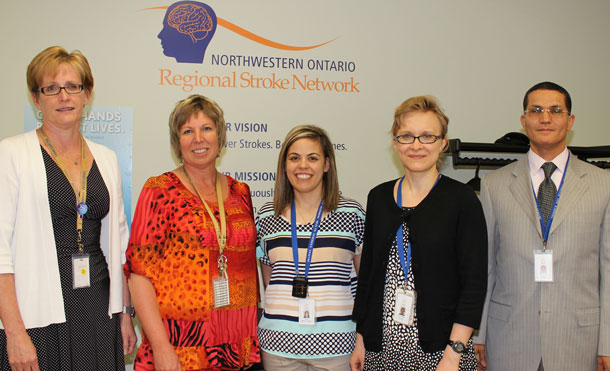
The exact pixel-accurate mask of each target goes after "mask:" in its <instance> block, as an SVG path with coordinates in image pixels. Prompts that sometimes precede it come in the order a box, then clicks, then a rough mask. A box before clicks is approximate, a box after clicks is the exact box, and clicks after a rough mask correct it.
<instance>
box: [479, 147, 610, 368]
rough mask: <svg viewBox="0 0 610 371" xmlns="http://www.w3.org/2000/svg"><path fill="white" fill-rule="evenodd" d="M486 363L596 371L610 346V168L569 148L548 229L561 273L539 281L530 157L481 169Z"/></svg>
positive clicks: (550, 246)
mask: <svg viewBox="0 0 610 371" xmlns="http://www.w3.org/2000/svg"><path fill="white" fill-rule="evenodd" d="M481 202H482V204H483V210H484V212H485V218H486V220H487V229H488V235H489V236H488V238H489V255H488V259H489V269H488V289H487V298H486V303H485V309H484V312H483V321H482V323H481V329H480V333H479V337H478V338H477V339H475V342H477V343H483V342H485V344H486V357H487V362H488V369H489V370H490V371H498V370H511V371H512V370H536V369H537V368H538V364H539V363H540V359H541V358H542V360H543V363H544V367H545V369H547V370H553V371H555V370H566V371H573V370H595V369H596V362H597V361H596V358H597V355H598V354H599V355H610V173H609V172H606V171H603V170H601V169H599V168H596V167H595V166H593V165H590V164H587V163H586V162H583V161H580V160H578V159H577V158H576V156H573V155H570V161H569V163H568V167H567V169H566V174H565V181H564V185H563V189H562V192H561V195H560V198H559V202H558V205H557V210H556V212H555V218H554V221H553V223H552V226H551V229H550V234H549V237H548V244H547V249H550V250H552V251H553V269H554V282H545V283H539V282H534V253H533V252H534V250H537V249H542V237H541V236H542V233H541V228H540V221H539V216H538V210H537V208H536V203H535V199H534V193H533V190H532V181H531V178H530V173H529V165H528V160H527V158H524V159H522V160H520V161H517V162H515V163H513V164H510V165H508V166H506V167H504V168H501V169H499V170H497V171H494V172H493V173H490V174H488V175H486V176H485V177H483V180H482V184H481Z"/></svg>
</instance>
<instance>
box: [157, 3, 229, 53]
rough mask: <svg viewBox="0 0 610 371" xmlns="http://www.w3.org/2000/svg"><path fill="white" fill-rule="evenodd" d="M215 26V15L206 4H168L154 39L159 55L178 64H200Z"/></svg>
mask: <svg viewBox="0 0 610 371" xmlns="http://www.w3.org/2000/svg"><path fill="white" fill-rule="evenodd" d="M216 25H217V20H216V13H214V10H212V8H210V7H209V6H208V5H207V4H204V3H199V2H196V1H179V2H177V3H174V4H172V5H171V6H170V7H169V8H168V9H167V12H166V13H165V18H164V19H163V29H162V30H161V32H159V35H158V37H159V39H161V45H162V46H163V54H165V55H166V56H168V57H174V58H176V61H177V62H179V63H202V62H203V57H204V56H205V51H206V49H207V47H208V45H209V44H210V41H211V40H212V37H213V36H214V32H215V31H216Z"/></svg>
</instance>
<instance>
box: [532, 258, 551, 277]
mask: <svg viewBox="0 0 610 371" xmlns="http://www.w3.org/2000/svg"><path fill="white" fill-rule="evenodd" d="M534 281H535V282H553V250H534Z"/></svg>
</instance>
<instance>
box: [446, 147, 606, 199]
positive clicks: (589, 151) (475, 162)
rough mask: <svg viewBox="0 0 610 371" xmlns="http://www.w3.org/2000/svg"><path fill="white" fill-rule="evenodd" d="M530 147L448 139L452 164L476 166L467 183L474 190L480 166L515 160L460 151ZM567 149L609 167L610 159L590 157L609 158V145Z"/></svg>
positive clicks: (522, 150) (511, 150)
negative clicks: (476, 155) (465, 154)
mask: <svg viewBox="0 0 610 371" xmlns="http://www.w3.org/2000/svg"><path fill="white" fill-rule="evenodd" d="M529 149H530V146H529V144H505V143H472V142H462V141H461V140H460V139H450V140H449V152H450V153H451V157H452V158H453V166H454V167H461V166H472V167H476V172H475V176H474V178H472V179H471V180H470V181H468V183H466V184H468V185H469V186H470V187H472V189H474V190H475V191H480V190H481V178H479V169H480V168H481V167H488V168H489V167H491V168H498V167H502V166H504V165H508V164H510V163H511V162H515V161H517V160H516V159H514V158H485V157H460V152H461V151H464V152H484V153H526V152H527V151H528V150H529ZM568 149H569V150H570V151H571V152H572V153H573V154H574V155H575V156H576V157H578V158H579V159H581V160H583V161H587V162H589V163H590V164H592V165H595V166H597V167H599V168H602V169H610V161H606V160H598V161H592V160H590V159H591V158H610V146H597V147H570V146H568Z"/></svg>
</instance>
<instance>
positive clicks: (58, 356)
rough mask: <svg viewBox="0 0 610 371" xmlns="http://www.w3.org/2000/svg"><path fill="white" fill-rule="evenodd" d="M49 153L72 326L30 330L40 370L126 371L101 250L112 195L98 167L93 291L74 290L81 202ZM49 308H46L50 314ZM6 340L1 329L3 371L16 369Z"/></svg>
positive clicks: (90, 190)
mask: <svg viewBox="0 0 610 371" xmlns="http://www.w3.org/2000/svg"><path fill="white" fill-rule="evenodd" d="M41 150H42V152H43V157H44V162H45V167H46V172H47V187H48V197H49V205H50V208H51V217H52V219H53V231H54V237H55V244H56V246H57V257H58V263H59V274H60V280H61V288H62V294H63V300H64V309H65V313H66V322H65V323H59V324H52V325H49V326H46V327H43V328H33V329H28V330H27V333H28V335H29V336H30V338H31V339H32V342H33V343H34V346H35V347H36V352H37V356H38V363H39V366H40V370H41V371H44V370H48V371H64V370H65V371H81V370H82V371H105V370H108V371H115V370H124V369H125V365H124V360H123V345H122V340H121V329H120V321H119V314H115V315H114V316H113V317H112V318H109V317H108V300H109V284H110V279H109V276H108V266H107V264H106V260H105V258H104V255H103V253H102V250H101V248H100V243H99V241H100V230H101V220H102V218H103V217H104V216H105V215H106V214H107V213H108V210H109V207H110V196H109V194H108V190H107V188H106V185H105V183H104V180H103V179H102V176H101V174H100V172H99V169H98V167H97V164H96V163H95V162H94V163H93V166H92V167H91V170H90V172H89V175H88V177H87V205H88V206H89V210H88V211H87V213H86V214H85V217H84V220H83V233H82V238H83V242H84V245H85V253H87V254H89V255H90V273H91V277H90V280H91V286H90V287H88V288H79V289H73V288H72V254H74V253H76V252H77V250H78V249H77V247H76V197H75V195H74V191H73V190H72V187H71V185H70V183H69V182H68V180H67V179H66V177H65V176H64V174H63V172H62V171H61V169H60V168H59V167H58V166H57V164H55V162H54V161H53V159H52V158H51V157H50V156H49V155H48V154H47V152H46V151H44V150H43V149H42V148H41ZM44 305H45V303H40V306H41V310H44ZM10 369H11V368H10V365H9V363H8V357H7V354H6V336H5V333H4V331H3V330H0V370H2V371H5V370H6V371H8V370H10Z"/></svg>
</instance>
